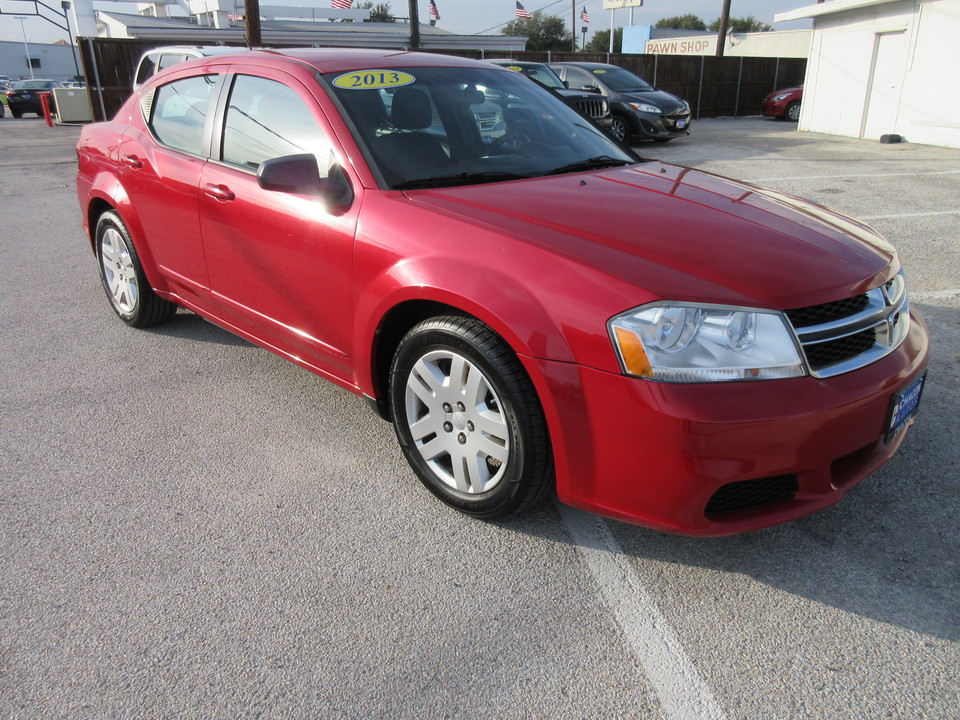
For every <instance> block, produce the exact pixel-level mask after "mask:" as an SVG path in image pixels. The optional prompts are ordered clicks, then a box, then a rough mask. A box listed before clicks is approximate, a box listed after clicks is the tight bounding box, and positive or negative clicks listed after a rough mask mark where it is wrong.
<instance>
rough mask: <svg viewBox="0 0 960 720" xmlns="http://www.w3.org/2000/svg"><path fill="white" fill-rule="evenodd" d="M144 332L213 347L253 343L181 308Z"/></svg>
mask: <svg viewBox="0 0 960 720" xmlns="http://www.w3.org/2000/svg"><path fill="white" fill-rule="evenodd" d="M146 332H150V333H153V334H155V335H165V336H168V337H175V338H180V339H182V340H196V341H198V342H204V343H213V344H215V345H234V346H237V347H253V343H251V342H248V341H247V340H244V339H243V338H241V337H239V336H237V335H234V334H233V333H231V332H228V331H227V330H224V329H223V328H221V327H220V326H219V325H214V324H213V323H212V322H210V321H209V320H205V319H204V318H202V317H200V316H199V315H195V314H194V313H192V312H190V311H189V310H184V309H183V308H178V309H177V313H176V315H174V316H173V317H172V318H170V319H169V320H168V321H167V322H165V323H163V324H161V325H156V326H154V327H150V328H147V329H146Z"/></svg>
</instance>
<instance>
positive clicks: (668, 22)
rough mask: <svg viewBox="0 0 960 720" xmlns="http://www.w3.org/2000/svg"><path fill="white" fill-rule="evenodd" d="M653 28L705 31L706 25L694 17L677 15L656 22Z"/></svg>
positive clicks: (691, 15)
mask: <svg viewBox="0 0 960 720" xmlns="http://www.w3.org/2000/svg"><path fill="white" fill-rule="evenodd" d="M654 27H655V28H659V29H661V30H706V29H707V24H706V23H705V22H704V21H703V20H701V19H700V18H698V17H697V16H696V15H693V14H690V15H677V16H676V17H668V18H663V19H662V20H657V24H656V25H654Z"/></svg>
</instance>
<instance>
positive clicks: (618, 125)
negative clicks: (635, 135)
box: [610, 115, 630, 143]
mask: <svg viewBox="0 0 960 720" xmlns="http://www.w3.org/2000/svg"><path fill="white" fill-rule="evenodd" d="M610 134H611V135H613V137H615V138H616V139H617V140H619V141H620V142H622V143H625V142H627V141H628V140H629V139H630V123H629V122H627V119H626V118H625V117H624V116H623V115H614V116H613V124H612V125H611V126H610Z"/></svg>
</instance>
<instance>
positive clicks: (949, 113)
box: [774, 0, 960, 148]
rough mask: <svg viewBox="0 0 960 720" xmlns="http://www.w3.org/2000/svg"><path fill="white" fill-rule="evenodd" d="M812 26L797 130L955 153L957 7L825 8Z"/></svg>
mask: <svg viewBox="0 0 960 720" xmlns="http://www.w3.org/2000/svg"><path fill="white" fill-rule="evenodd" d="M801 18H812V19H813V39H812V43H811V45H810V59H809V62H808V64H807V74H806V80H805V82H804V88H803V93H804V97H803V111H802V113H801V116H800V125H799V129H800V130H809V131H813V132H822V133H829V134H833V135H846V136H849V137H859V138H868V139H878V138H880V136H881V135H886V134H896V135H900V136H902V137H903V138H904V139H905V140H907V141H909V142H915V143H923V144H927V145H942V146H945V147H955V148H960V92H957V88H958V84H957V77H958V76H960V43H958V42H957V38H958V37H960V0H830V1H829V2H824V3H820V4H817V5H810V6H808V7H803V8H800V9H798V10H792V11H789V12H785V13H780V14H778V15H776V16H775V18H774V19H775V21H777V22H780V21H783V20H798V19H801Z"/></svg>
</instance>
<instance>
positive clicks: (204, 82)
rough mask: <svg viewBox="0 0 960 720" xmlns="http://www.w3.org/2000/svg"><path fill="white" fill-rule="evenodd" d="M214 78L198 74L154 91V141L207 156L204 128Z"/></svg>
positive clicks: (151, 127)
mask: <svg viewBox="0 0 960 720" xmlns="http://www.w3.org/2000/svg"><path fill="white" fill-rule="evenodd" d="M217 77H218V76H217V75H198V76H196V77H190V78H184V79H183V80H174V81H173V82H171V83H167V84H166V85H161V86H160V87H158V88H157V90H156V94H155V95H154V98H153V109H152V118H151V120H150V129H151V130H152V131H153V134H154V135H155V136H156V138H157V140H159V141H160V142H162V143H163V144H164V145H169V146H170V147H172V148H175V149H177V150H183V151H184V152H188V153H192V154H193V155H206V148H205V147H204V144H203V129H204V124H205V123H206V121H207V113H208V112H209V109H210V94H211V93H212V91H213V88H214V86H215V85H216V83H217Z"/></svg>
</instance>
